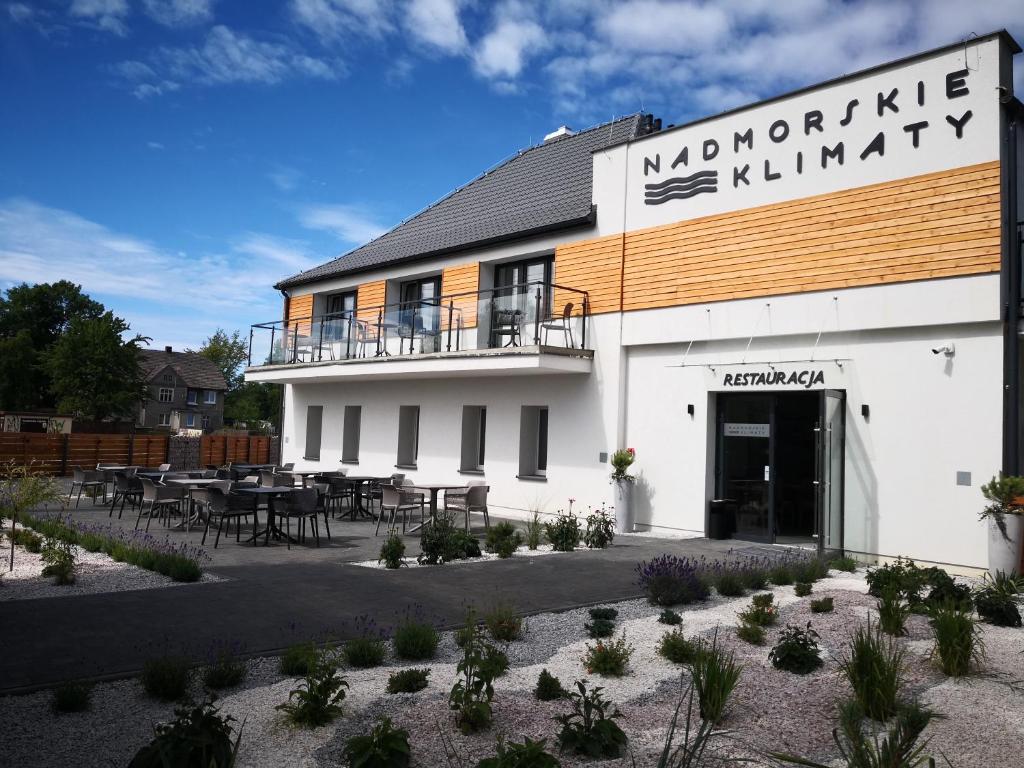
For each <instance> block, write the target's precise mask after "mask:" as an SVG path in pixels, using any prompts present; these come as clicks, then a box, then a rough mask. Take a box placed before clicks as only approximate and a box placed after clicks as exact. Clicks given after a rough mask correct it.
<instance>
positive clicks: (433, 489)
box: [409, 483, 465, 533]
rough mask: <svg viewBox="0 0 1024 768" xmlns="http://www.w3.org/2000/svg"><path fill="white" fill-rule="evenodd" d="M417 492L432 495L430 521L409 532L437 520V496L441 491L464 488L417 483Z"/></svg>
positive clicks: (412, 530)
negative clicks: (425, 492)
mask: <svg viewBox="0 0 1024 768" xmlns="http://www.w3.org/2000/svg"><path fill="white" fill-rule="evenodd" d="M415 487H416V490H418V491H427V492H428V493H430V519H429V520H426V521H425V522H422V523H420V524H419V525H417V526H415V527H414V528H410V529H409V532H410V533H412V532H414V531H418V530H419V529H420V528H422V527H423V526H424V525H429V524H431V523H433V522H434V520H436V519H437V494H438V493H439V492H441V491H449V490H453V489H455V488H464V487H465V486H462V485H448V484H442V483H416V486H415Z"/></svg>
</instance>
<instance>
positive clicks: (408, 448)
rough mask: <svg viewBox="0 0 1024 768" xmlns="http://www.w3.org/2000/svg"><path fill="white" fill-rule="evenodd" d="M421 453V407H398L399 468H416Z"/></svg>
mask: <svg viewBox="0 0 1024 768" xmlns="http://www.w3.org/2000/svg"><path fill="white" fill-rule="evenodd" d="M419 452H420V407H419V406H418V405H401V406H399V407H398V462H397V465H398V466H399V467H410V468H412V469H415V468H416V457H417V456H418V455H419Z"/></svg>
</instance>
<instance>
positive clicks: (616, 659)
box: [582, 636, 633, 677]
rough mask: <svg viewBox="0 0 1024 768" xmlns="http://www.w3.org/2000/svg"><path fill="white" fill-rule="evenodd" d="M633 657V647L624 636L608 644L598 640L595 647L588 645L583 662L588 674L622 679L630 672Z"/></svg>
mask: <svg viewBox="0 0 1024 768" xmlns="http://www.w3.org/2000/svg"><path fill="white" fill-rule="evenodd" d="M632 655H633V646H632V645H630V644H629V643H628V642H626V638H625V636H623V637H620V638H619V639H618V640H614V641H612V642H608V643H605V642H604V641H603V640H598V641H597V643H596V644H594V645H589V644H588V645H587V650H586V653H584V654H583V658H582V661H583V666H584V668H585V669H586V670H587V673H588V674H591V675H602V676H604V677H622V676H623V675H625V674H626V672H627V671H628V670H629V659H630V657H631V656H632Z"/></svg>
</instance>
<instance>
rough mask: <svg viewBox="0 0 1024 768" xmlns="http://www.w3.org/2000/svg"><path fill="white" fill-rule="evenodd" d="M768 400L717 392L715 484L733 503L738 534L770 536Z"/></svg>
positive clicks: (772, 532)
mask: <svg viewBox="0 0 1024 768" xmlns="http://www.w3.org/2000/svg"><path fill="white" fill-rule="evenodd" d="M771 431H772V399H771V397H766V396H764V395H722V396H719V408H718V446H719V448H718V489H717V495H718V498H720V499H730V500H732V501H733V502H735V507H736V533H735V536H736V538H738V539H747V540H749V541H768V542H770V541H773V540H774V537H775V523H774V520H773V515H772V503H771V499H772V490H771V485H772V476H771V464H772V461H771V447H772V441H771Z"/></svg>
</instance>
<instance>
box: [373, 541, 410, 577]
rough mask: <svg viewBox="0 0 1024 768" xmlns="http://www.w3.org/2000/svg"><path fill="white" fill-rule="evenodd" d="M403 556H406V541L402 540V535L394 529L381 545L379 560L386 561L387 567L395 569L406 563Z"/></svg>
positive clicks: (379, 561) (380, 561) (385, 565)
mask: <svg viewBox="0 0 1024 768" xmlns="http://www.w3.org/2000/svg"><path fill="white" fill-rule="evenodd" d="M403 557H405V542H404V541H402V537H401V536H399V535H398V534H397V533H396V532H394V531H392V532H391V533H390V534H388V537H387V538H386V539H384V544H382V545H381V548H380V557H379V558H378V559H377V562H378V563H384V567H385V568H390V569H392V570H393V569H396V568H401V567H402V566H403V565H405V561H404V560H403V559H402V558H403Z"/></svg>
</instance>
